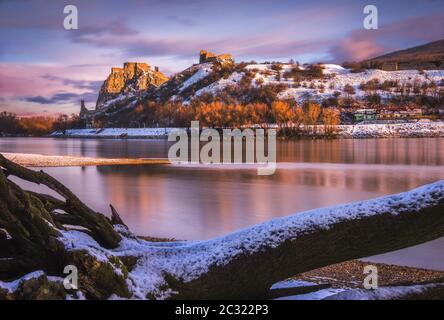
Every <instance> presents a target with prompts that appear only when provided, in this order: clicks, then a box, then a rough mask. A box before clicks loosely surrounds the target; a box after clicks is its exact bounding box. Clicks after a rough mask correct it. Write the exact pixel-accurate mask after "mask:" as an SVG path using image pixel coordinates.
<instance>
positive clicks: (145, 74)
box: [96, 62, 168, 109]
mask: <svg viewBox="0 0 444 320" xmlns="http://www.w3.org/2000/svg"><path fill="white" fill-rule="evenodd" d="M167 80H168V77H167V76H165V75H164V74H163V73H162V72H160V71H159V70H158V68H157V67H155V68H154V70H153V69H151V68H150V66H149V65H148V64H146V63H139V62H125V63H124V65H123V68H111V74H110V75H109V76H108V78H107V79H106V80H105V82H104V83H103V85H102V88H101V89H100V92H99V97H98V99H97V104H96V109H101V108H102V107H104V105H105V103H106V102H107V101H109V100H111V99H115V98H117V97H118V96H119V95H120V94H122V93H124V94H129V93H134V94H137V93H140V92H144V91H146V90H148V89H149V88H151V87H158V86H160V85H161V84H162V83H164V82H165V81H167Z"/></svg>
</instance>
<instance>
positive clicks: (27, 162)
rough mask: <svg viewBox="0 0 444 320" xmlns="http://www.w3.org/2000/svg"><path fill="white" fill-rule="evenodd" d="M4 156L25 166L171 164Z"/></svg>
mask: <svg viewBox="0 0 444 320" xmlns="http://www.w3.org/2000/svg"><path fill="white" fill-rule="evenodd" d="M2 154H3V156H4V157H5V158H7V159H9V160H11V161H14V162H15V163H18V164H20V165H22V166H25V167H79V166H81V167H84V166H109V165H142V164H143V165H146V164H153V165H154V164H156V165H158V164H169V163H170V162H169V161H168V159H161V158H159V159H156V158H133V159H130V158H90V157H72V156H53V155H51V156H50V155H42V154H30V153H2Z"/></svg>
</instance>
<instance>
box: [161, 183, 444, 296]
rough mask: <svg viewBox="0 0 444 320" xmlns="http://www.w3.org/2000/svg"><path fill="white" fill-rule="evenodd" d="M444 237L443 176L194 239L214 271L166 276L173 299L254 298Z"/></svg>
mask: <svg viewBox="0 0 444 320" xmlns="http://www.w3.org/2000/svg"><path fill="white" fill-rule="evenodd" d="M443 236H444V181H441V182H439V183H435V184H433V185H429V186H425V187H422V188H420V189H417V190H413V191H411V192H408V193H404V194H399V195H394V196H389V197H384V198H380V199H375V200H370V201H364V202H360V203H355V204H350V205H344V206H338V207H333V208H326V209H319V210H313V211H309V212H305V213H299V214H297V215H294V216H291V217H287V218H281V219H275V220H272V221H271V222H268V223H265V224H262V225H258V226H255V227H252V228H249V229H246V230H244V231H240V232H238V233H234V234H232V235H229V236H227V237H225V238H220V239H217V240H210V241H207V242H205V243H201V244H197V245H194V246H195V249H194V250H202V252H205V254H206V255H207V256H212V255H215V256H216V257H217V258H215V261H214V262H213V263H210V264H209V265H208V271H207V272H205V273H203V274H201V275H200V276H199V277H196V278H195V279H193V280H191V281H181V280H180V277H179V278H178V277H177V275H176V276H175V277H168V276H167V277H166V280H167V282H168V285H169V287H170V288H171V289H172V290H174V291H175V292H177V293H176V294H175V295H174V298H179V299H187V298H201V299H205V298H222V299H224V298H236V299H243V298H254V297H257V296H260V295H261V293H263V292H265V291H267V290H268V289H269V288H270V286H271V285H272V284H274V283H276V282H278V281H280V280H283V279H286V278H288V277H290V276H292V275H295V274H299V273H303V272H306V271H309V270H313V269H317V268H320V267H324V266H328V265H331V264H334V263H338V262H342V261H347V260H351V259H356V258H363V257H368V256H372V255H376V254H381V253H386V252H389V251H394V250H398V249H402V248H407V247H410V246H414V245H417V244H420V243H424V242H427V241H431V240H434V239H437V238H439V237H443ZM177 250H180V249H177ZM186 251H187V252H190V251H193V249H192V248H187V249H186ZM183 254H184V255H185V253H183ZM184 259H185V256H184ZM183 267H185V266H183ZM179 275H180V273H179ZM184 276H185V278H189V277H187V275H186V273H185V274H184Z"/></svg>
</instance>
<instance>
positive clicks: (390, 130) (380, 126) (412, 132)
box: [49, 121, 444, 139]
mask: <svg viewBox="0 0 444 320" xmlns="http://www.w3.org/2000/svg"><path fill="white" fill-rule="evenodd" d="M178 129H179V128H102V129H69V130H66V131H65V132H61V131H56V132H53V133H51V134H50V135H49V137H54V138H101V139H103V138H108V139H167V138H168V135H169V134H170V133H172V132H174V130H178ZM183 129H187V130H188V129H189V128H182V129H181V130H183ZM200 129H204V128H200ZM268 129H278V130H281V132H282V133H284V132H287V133H288V134H284V135H283V136H282V138H283V139H305V138H306V139H365V138H421V137H424V138H436V137H444V121H435V122H432V121H417V122H402V123H374V124H363V123H361V124H347V125H337V126H335V127H334V131H332V132H324V131H325V130H326V129H325V128H324V126H323V125H317V126H309V127H303V126H302V127H299V128H294V127H287V128H285V129H282V128H281V129H280V128H278V127H276V126H270V127H268ZM219 130H220V129H219ZM284 130H285V131H284ZM278 136H279V133H278Z"/></svg>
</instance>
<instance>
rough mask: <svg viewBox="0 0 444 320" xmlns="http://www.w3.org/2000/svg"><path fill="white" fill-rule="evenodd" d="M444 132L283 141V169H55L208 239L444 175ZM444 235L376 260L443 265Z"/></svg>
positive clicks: (16, 147)
mask: <svg viewBox="0 0 444 320" xmlns="http://www.w3.org/2000/svg"><path fill="white" fill-rule="evenodd" d="M443 147H444V139H442V138H441V139H440V138H437V139H380V140H377V139H368V140H331V141H325V140H303V141H291V142H278V160H279V161H280V163H279V164H278V170H277V171H276V174H275V175H273V176H258V175H257V174H256V173H257V172H256V170H255V169H252V168H240V167H228V168H219V167H215V168H214V167H210V168H208V167H179V166H116V167H109V166H107V167H97V168H96V167H86V168H78V167H74V168H46V169H45V170H46V171H47V172H49V173H50V174H53V175H54V176H55V177H57V178H58V179H60V180H61V181H63V182H65V183H66V184H67V185H68V186H69V187H70V188H71V189H72V190H73V191H74V192H75V193H77V194H78V195H79V196H80V198H81V199H83V200H85V201H86V202H87V203H88V204H89V205H90V206H92V207H93V208H94V209H96V210H99V211H101V212H105V213H108V211H109V208H108V204H109V203H112V204H113V205H114V206H115V207H116V208H117V210H118V211H119V213H120V214H121V216H122V218H123V219H124V221H125V222H126V223H127V224H128V225H129V226H130V228H131V229H132V230H134V231H135V233H137V234H140V235H151V236H159V237H175V238H177V239H207V238H211V237H214V236H218V235H221V234H224V233H226V232H230V231H233V230H236V229H239V228H243V227H246V226H250V225H252V224H256V223H259V222H263V221H266V220H268V219H271V218H273V217H277V216H284V215H288V214H292V213H295V212H299V211H303V210H308V209H313V208H319V207H324V206H330V205H334V204H342V203H348V202H352V201H358V200H364V199H369V198H374V197H377V196H382V195H386V194H390V193H396V192H402V191H405V190H408V189H412V188H415V187H417V186H419V185H423V184H426V183H430V182H433V181H436V180H438V179H444V154H443V152H444V151H443V150H444V148H443ZM0 150H1V151H9V152H29V153H46V154H61V155H84V156H100V157H165V156H166V154H167V150H168V142H167V141H164V140H75V139H73V140H71V139H69V140H68V139H67V140H62V139H60V140H58V139H0ZM443 245H444V239H439V240H436V241H434V242H431V243H428V244H424V245H421V246H418V247H415V248H410V249H407V250H401V251H399V252H395V253H390V254H386V255H382V256H378V257H376V258H372V259H373V260H378V261H383V262H390V263H399V264H405V265H417V266H423V267H429V268H440V269H443V270H444V250H442V248H443Z"/></svg>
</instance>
